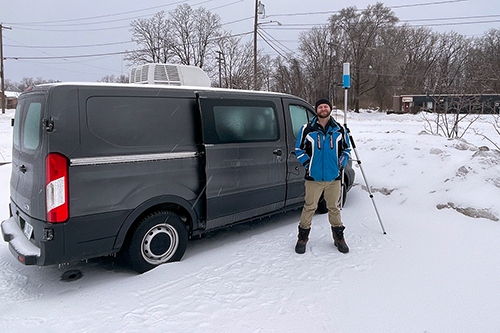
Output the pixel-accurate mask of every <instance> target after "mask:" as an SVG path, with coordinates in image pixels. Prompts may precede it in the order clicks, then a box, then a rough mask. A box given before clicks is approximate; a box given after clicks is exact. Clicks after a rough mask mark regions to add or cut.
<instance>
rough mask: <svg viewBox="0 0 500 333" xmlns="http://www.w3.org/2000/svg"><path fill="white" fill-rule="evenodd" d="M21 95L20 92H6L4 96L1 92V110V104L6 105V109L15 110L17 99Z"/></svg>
mask: <svg viewBox="0 0 500 333" xmlns="http://www.w3.org/2000/svg"><path fill="white" fill-rule="evenodd" d="M19 95H20V93H18V92H12V91H6V92H5V96H4V94H3V93H2V92H1V91H0V108H1V106H2V104H1V103H4V105H5V108H6V109H15V108H16V107H17V98H18V97H19Z"/></svg>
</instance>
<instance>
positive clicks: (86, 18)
mask: <svg viewBox="0 0 500 333" xmlns="http://www.w3.org/2000/svg"><path fill="white" fill-rule="evenodd" d="M209 1H212V0H208V1H204V2H209ZM184 2H188V0H181V1H177V2H174V3H170V4H167V5H160V6H154V7H148V8H144V9H137V10H131V11H127V12H121V13H115V14H106V15H98V16H90V17H82V18H73V19H66V20H57V21H39V22H13V23H8V24H10V25H45V24H49V23H61V22H74V21H86V20H94V19H98V18H105V17H113V16H120V15H126V14H130V13H137V12H142V11H147V10H151V9H156V8H161V7H166V6H172V5H176V4H181V3H184Z"/></svg>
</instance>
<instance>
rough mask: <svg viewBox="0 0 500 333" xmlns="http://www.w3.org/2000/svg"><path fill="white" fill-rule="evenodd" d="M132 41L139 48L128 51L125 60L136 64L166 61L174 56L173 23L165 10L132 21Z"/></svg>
mask: <svg viewBox="0 0 500 333" xmlns="http://www.w3.org/2000/svg"><path fill="white" fill-rule="evenodd" d="M130 25H131V31H132V41H134V42H136V43H137V45H138V46H139V49H138V50H135V51H133V52H130V53H128V54H127V55H126V56H125V60H127V61H130V62H131V63H132V64H134V65H140V64H144V63H166V62H168V61H169V60H170V59H171V58H172V56H173V53H172V50H171V49H170V44H172V41H171V37H170V36H171V30H172V28H171V23H170V21H169V20H168V19H167V18H166V14H165V12H164V11H161V12H158V13H156V14H155V15H154V16H153V17H152V18H149V19H138V20H135V21H132V23H131V24H130Z"/></svg>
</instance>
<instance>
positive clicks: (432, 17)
mask: <svg viewBox="0 0 500 333" xmlns="http://www.w3.org/2000/svg"><path fill="white" fill-rule="evenodd" d="M382 2H383V4H384V5H385V6H388V7H391V8H392V10H393V11H394V13H395V14H396V16H397V17H398V18H399V19H400V21H401V22H408V23H409V24H411V25H419V26H420V25H424V26H428V27H430V28H432V29H433V30H435V31H438V32H445V31H452V30H454V31H456V32H458V33H460V34H462V35H466V36H482V35H483V34H484V33H485V32H487V31H488V30H489V29H491V28H497V29H498V28H500V1H498V0H448V1H446V0H387V1H382ZM180 3H188V4H189V5H190V6H192V7H193V8H198V7H200V6H203V7H204V8H206V9H208V10H210V11H212V12H213V13H216V14H218V15H219V16H220V17H221V22H222V24H223V28H224V29H225V30H228V31H231V32H232V33H233V34H242V33H247V32H248V33H250V32H252V31H253V15H254V8H255V0H189V1H182V0H170V1H165V0H141V1H130V0H86V1H68V0H0V23H2V24H3V25H4V26H5V27H7V28H11V30H9V29H4V30H3V44H4V58H6V59H5V61H4V68H5V78H6V79H10V80H11V81H13V82H19V81H21V79H22V78H23V77H33V78H37V77H41V78H43V79H53V80H60V81H91V82H92V81H98V80H100V79H101V78H102V77H104V76H106V75H115V76H118V75H121V74H125V75H127V76H128V71H129V67H128V64H127V63H126V62H125V61H123V59H122V58H123V56H122V55H121V54H118V53H121V52H124V51H127V50H134V49H135V48H136V45H135V43H132V42H130V38H131V32H130V22H131V21H132V20H135V19H138V18H149V17H151V16H153V15H154V14H155V13H157V12H159V11H161V10H164V11H171V10H173V9H175V8H176V6H177V5H179V4H180ZM262 3H264V4H265V9H266V15H267V17H266V18H264V19H260V21H259V22H261V23H264V22H268V21H279V22H280V23H281V24H282V26H278V25H277V24H275V23H269V24H265V25H263V26H262V27H265V28H266V32H265V33H267V34H269V35H270V37H269V39H271V40H272V39H274V43H275V48H276V49H277V50H278V51H279V52H294V51H296V50H297V46H298V43H297V38H298V35H299V33H300V31H304V30H305V29H309V28H311V27H312V26H313V25H319V24H325V23H326V22H327V20H328V17H330V16H331V15H332V14H334V13H335V11H338V10H341V9H342V8H346V7H349V6H356V7H357V8H358V9H363V8H366V6H367V5H374V4H375V3H376V1H358V0H328V1H325V0H305V1H302V0H262ZM235 21H237V22H235ZM292 24H293V26H292ZM297 24H301V25H300V26H297ZM252 38H253V35H252V34H251V33H250V34H247V35H244V36H243V41H249V40H252ZM259 48H261V49H263V50H264V51H265V52H266V53H268V54H270V55H271V56H273V57H276V56H277V55H278V54H277V53H276V51H274V50H273V49H272V48H270V47H268V46H266V45H265V43H264V41H262V40H259ZM112 53H115V54H114V55H113V54H112ZM77 56H79V57H77ZM82 56H83V57H82ZM16 57H17V58H18V59H17V60H16V59H14V58H16ZM50 57H52V58H53V59H49V58H50Z"/></svg>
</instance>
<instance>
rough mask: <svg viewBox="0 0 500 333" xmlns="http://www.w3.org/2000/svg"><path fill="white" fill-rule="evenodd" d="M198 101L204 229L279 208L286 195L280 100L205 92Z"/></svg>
mask: <svg viewBox="0 0 500 333" xmlns="http://www.w3.org/2000/svg"><path fill="white" fill-rule="evenodd" d="M199 103H200V106H201V107H200V108H201V114H202V117H201V118H202V123H203V124H202V125H203V140H204V145H205V154H206V166H205V173H206V191H205V195H206V215H207V229H211V228H215V227H218V226H222V225H227V224H231V223H234V222H237V221H241V220H244V219H247V218H252V217H255V216H259V215H262V214H266V213H269V212H272V211H275V210H278V209H281V208H282V207H283V206H284V202H285V196H286V141H285V133H284V132H285V131H284V130H283V129H284V119H283V111H282V106H281V100H280V99H279V98H272V97H270V98H262V97H260V98H259V97H258V96H257V97H253V96H252V97H251V98H249V96H248V95H244V94H242V95H241V96H240V95H234V97H233V96H232V95H231V96H227V95H225V96H219V95H218V93H216V92H204V93H203V95H200V96H199Z"/></svg>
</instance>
